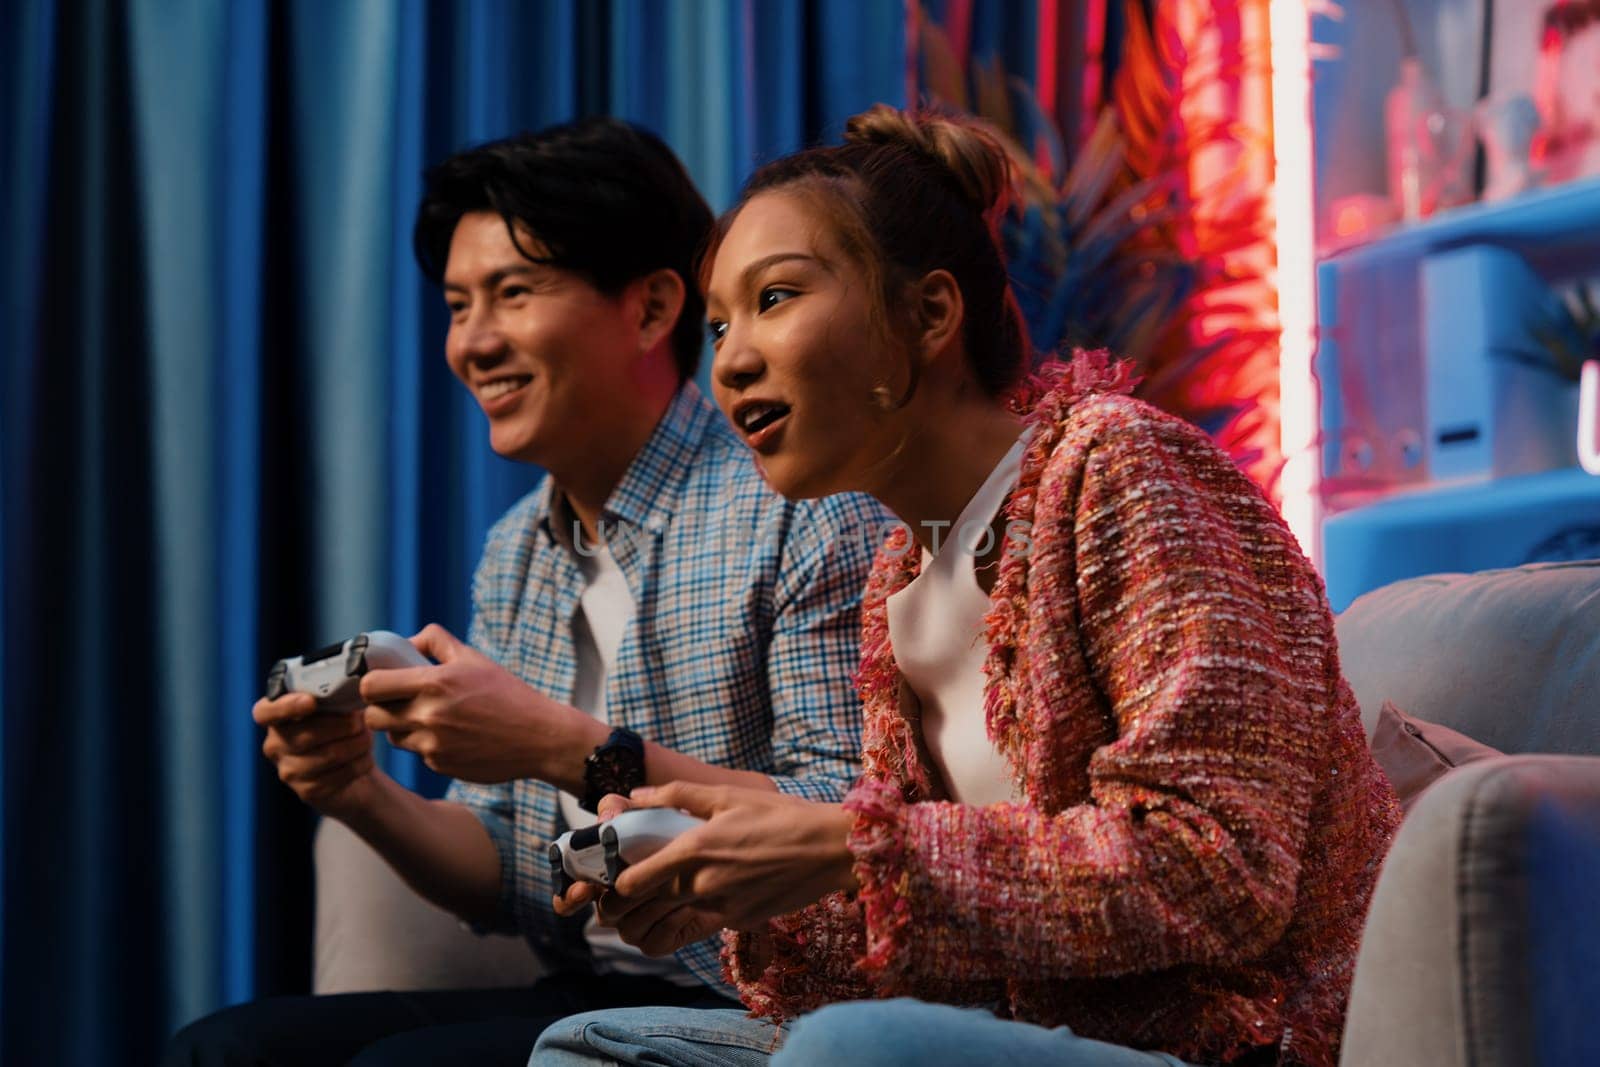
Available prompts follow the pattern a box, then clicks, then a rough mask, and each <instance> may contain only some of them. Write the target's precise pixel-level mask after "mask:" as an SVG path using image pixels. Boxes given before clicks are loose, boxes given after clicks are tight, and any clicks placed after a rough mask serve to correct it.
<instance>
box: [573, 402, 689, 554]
mask: <svg viewBox="0 0 1600 1067" xmlns="http://www.w3.org/2000/svg"><path fill="white" fill-rule="evenodd" d="M676 394H677V388H676V387H674V388H673V389H671V390H668V391H665V392H659V391H658V392H657V393H656V394H655V395H654V396H652V397H651V398H650V399H649V400H648V401H646V402H644V403H640V404H631V405H628V407H627V409H626V410H625V411H623V412H619V417H618V418H616V419H613V420H610V421H607V422H606V423H604V424H603V425H600V426H598V427H597V432H596V433H595V434H594V436H593V438H592V439H591V440H589V441H587V442H585V447H584V450H583V452H582V454H580V455H579V456H577V458H576V460H575V461H574V462H573V463H571V464H569V465H564V469H561V470H557V469H555V468H552V469H551V470H550V477H551V478H552V479H553V480H554V482H555V488H556V491H557V492H559V493H561V494H563V495H564V496H565V497H566V498H567V504H568V505H569V506H570V507H571V508H572V514H573V515H574V517H576V518H577V520H578V522H579V524H580V525H581V526H582V527H583V535H584V539H585V540H586V541H588V542H589V543H591V544H593V543H595V542H597V541H599V540H600V537H599V529H600V516H601V514H602V513H603V512H604V510H605V506H606V501H608V500H610V499H611V494H612V493H614V492H615V491H616V488H617V486H618V485H620V484H622V479H623V477H624V476H625V475H626V474H627V473H628V468H629V467H631V466H632V465H633V461H634V460H635V459H637V458H638V456H639V453H640V452H641V451H643V450H644V446H645V445H647V444H648V443H649V442H650V438H651V436H652V435H653V434H654V433H655V431H656V427H657V426H658V425H660V423H661V418H662V416H663V415H665V414H666V411H667V408H668V406H670V405H671V403H672V398H673V397H674V396H675V395H676Z"/></svg>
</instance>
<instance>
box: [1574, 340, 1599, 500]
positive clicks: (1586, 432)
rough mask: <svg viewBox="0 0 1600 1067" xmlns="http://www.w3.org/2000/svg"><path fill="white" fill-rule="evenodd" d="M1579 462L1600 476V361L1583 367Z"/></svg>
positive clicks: (1596, 360)
mask: <svg viewBox="0 0 1600 1067" xmlns="http://www.w3.org/2000/svg"><path fill="white" fill-rule="evenodd" d="M1578 462H1579V463H1581V464H1583V469H1584V470H1586V471H1588V472H1589V473H1590V474H1600V359H1591V360H1589V361H1588V362H1587V363H1585V364H1584V365H1583V379H1582V381H1580V382H1579V383H1578Z"/></svg>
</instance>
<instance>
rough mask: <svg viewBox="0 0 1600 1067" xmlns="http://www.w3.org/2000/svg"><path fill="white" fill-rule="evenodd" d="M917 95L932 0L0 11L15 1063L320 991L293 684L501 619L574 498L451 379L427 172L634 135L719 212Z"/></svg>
mask: <svg viewBox="0 0 1600 1067" xmlns="http://www.w3.org/2000/svg"><path fill="white" fill-rule="evenodd" d="M905 84H906V40H905V13H904V11H903V9H902V6H901V3H900V2H899V0H809V2H807V0H677V2H673V0H609V2H599V0H596V2H586V0H546V2H542V3H517V2H509V0H503V2H494V0H479V2H474V3H462V4H449V3H443V2H435V0H370V2H360V0H345V2H340V3H332V4H330V3H326V2H323V0H281V2H273V3H269V2H267V0H125V2H120V3H119V2H115V0H80V2H76V3H66V2H48V0H10V2H9V3H6V4H4V5H0V108H3V112H0V123H3V125H0V163H3V166H0V183H3V184H0V223H3V224H0V232H3V233H4V235H5V240H4V242H3V245H0V330H3V331H4V333H3V344H4V351H5V362H4V369H3V374H0V390H3V393H0V419H3V425H0V509H3V515H4V523H3V525H0V554H3V555H0V558H3V566H0V700H3V704H0V709H3V710H0V792H3V798H4V818H3V822H0V856H3V865H4V875H3V879H0V904H3V909H4V911H3V935H4V940H3V950H0V1033H3V1038H0V1061H3V1062H7V1063H52V1064H102V1063H110V1062H135V1063H137V1062H141V1061H144V1060H147V1059H149V1058H150V1057H151V1056H153V1054H154V1052H155V1051H156V1049H157V1048H158V1047H159V1046H160V1044H161V1042H162V1041H163V1040H164V1038H165V1036H166V1034H167V1033H169V1032H170V1031H171V1030H172V1029H173V1028H174V1027H175V1026H177V1025H178V1024H180V1023H182V1022H183V1021H186V1020H188V1019H190V1018H193V1017H194V1016H196V1015H199V1014H201V1013H203V1012H206V1011H208V1010H211V1009H213V1008H215V1007H218V1006H220V1005H222V1004H225V1003H230V1002H235V1001H239V1000H243V999H247V998H250V997H253V996H258V995H263V994H269V993H277V992H291V991H296V990H303V989H304V988H306V986H307V984H308V976H309V934H310V913H309V891H310V870H309V835H310V829H311V825H312V821H311V818H310V816H309V814H308V813H307V811H306V810H305V809H304V808H303V807H302V806H301V805H300V804H299V803H298V802H297V801H296V800H295V799H294V798H293V796H292V795H291V794H290V793H288V791H287V790H285V789H283V788H282V787H281V786H279V785H278V783H277V781H276V779H275V777H273V775H272V773H271V769H270V767H269V766H268V765H267V764H266V762H265V761H264V760H263V759H262V758H261V756H260V754H259V745H260V740H261V738H260V735H259V732H258V731H257V730H256V728H255V727H254V725H253V724H252V723H251V721H250V719H249V715H248V711H249V707H250V704H251V703H252V701H253V700H254V699H255V697H256V695H257V693H258V692H259V690H260V688H261V683H262V678H263V676H264V672H265V669H266V666H267V665H268V664H269V663H270V662H271V661H272V660H273V659H275V658H277V657H278V656H281V655H284V654H287V653H289V652H292V651H295V650H298V649H300V648H303V647H309V646H311V645H314V644H318V643H322V642H327V641H331V640H334V639H336V638H339V637H342V636H345V635H347V634H349V633H351V632H354V631H357V630H361V629H366V628H371V627H376V626H384V627H388V628H391V629H397V630H402V631H409V630H412V629H415V628H417V627H419V626H420V625H421V624H422V623H424V622H426V621H430V620H437V621H440V622H442V623H444V624H445V625H447V626H449V627H451V628H452V629H454V630H455V631H457V632H462V631H464V629H465V625H466V615H467V588H468V579H469V575H470V572H471V568H472V565H473V563H474V562H475V559H476V555H477V552H478V548H479V545H480V542H481V539H482V537H483V534H484V532H485V531H486V529H487V527H488V525H489V523H490V522H491V521H492V520H493V519H494V517H496V516H497V515H498V514H499V513H500V512H501V511H502V510H503V509H504V508H505V507H506V506H507V505H508V504H509V503H510V502H511V501H512V500H514V499H515V498H516V497H517V496H519V495H521V494H522V493H523V492H525V491H527V490H528V489H529V488H531V486H532V485H533V483H534V482H535V480H536V478H537V477H538V472H536V471H533V470H530V469H528V468H525V467H521V466H518V465H514V464H510V463H506V462H504V461H501V460H499V459H498V458H496V457H495V456H494V455H493V454H492V453H490V452H489V451H488V449H487V446H486V443H485V439H486V435H485V433H484V428H483V425H482V423H481V417H480V416H479V414H478V413H477V411H476V409H475V408H474V406H473V404H472V402H471V400H470V398H469V397H468V396H467V395H466V394H465V392H464V391H463V390H461V389H460V388H459V387H458V386H457V385H456V384H455V383H454V380H453V379H452V378H451V377H450V375H449V373H448V371H447V370H446V368H445V365H444V360H443V359H442V358H441V352H440V349H441V341H442V338H443V333H444V315H443V308H442V302H441V301H440V300H439V299H438V297H437V294H435V293H434V292H432V291H431V290H430V288H429V287H428V285H427V283H426V282H425V281H424V280H423V279H422V278H421V276H420V274H419V273H418V271H417V270H416V268H415V266H414V265H413V263H412V260H411V253H410V244H409V233H410V223H411V216H412V211H413V210H414V207H415V204H416V201H417V198H418V195H419V191H420V175H421V171H422V170H423V168H424V167H425V166H426V165H427V164H428V163H429V162H431V161H433V160H436V159H438V158H440V157H442V156H443V155H445V154H447V153H448V152H449V151H451V150H453V149H455V148H458V147H461V146H463V145H466V144H468V143H471V142H475V141H479V140H483V139H487V138H491V137H495V136H500V135H502V134H505V133H508V132H512V131H514V130H517V129H522V128H537V127H539V126H542V125H545V124H548V123H550V122H554V121H557V120H561V119H565V118H569V117H573V116H577V115H580V114H589V113H610V114H616V115H621V116H624V117H626V118H630V119H633V120H635V121H638V122H640V123H642V124H644V125H646V126H648V127H651V128H653V129H655V130H656V131H657V132H659V133H661V134H662V135H663V136H664V137H666V139H667V140H668V141H669V142H670V143H672V144H673V146H674V147H675V148H676V149H677V150H678V151H679V153H680V154H681V155H682V156H683V158H684V159H685V162H686V163H687V164H688V166H689V169H690V171H691V172H692V173H693V175H694V176H695V179H696V180H697V181H698V182H699V183H700V186H701V188H702V189H703V190H704V191H705V193H706V195H707V198H708V199H709V200H710V201H711V203H712V206H713V207H714V208H717V209H721V208H724V207H726V206H727V205H728V204H729V203H730V201H731V199H732V197H733V195H734V193H735V191H736V189H737V186H738V183H739V181H740V180H741V179H742V178H743V176H744V175H745V174H746V173H747V172H748V171H749V170H750V168H751V167H752V166H753V165H754V164H755V163H758V162H760V161H761V160H763V159H766V158H770V157H772V156H775V155H778V154H781V153H783V152H786V151H789V150H792V149H794V148H796V147H799V146H800V145H802V144H804V143H807V142H810V141H813V140H816V139H819V138H824V137H831V136H834V135H836V134H837V132H838V130H839V128H840V125H841V123H842V120H843V119H844V118H845V117H846V116H848V115H849V114H851V113H853V112H855V111H857V110H860V109H861V108H863V107H865V106H867V105H869V104H871V103H873V102H875V101H879V100H885V101H889V102H891V103H902V102H903V98H904V93H905V88H904V87H905ZM402 756H404V754H396V753H388V754H387V756H386V757H385V758H386V762H387V765H388V766H389V768H390V770H391V771H392V773H394V774H396V775H397V776H398V777H400V778H401V779H402V780H403V781H407V782H409V783H411V784H413V785H414V786H416V787H417V788H419V789H422V790H423V791H425V792H437V790H438V789H439V785H440V783H439V782H438V781H436V780H434V779H433V778H432V777H431V776H430V775H428V774H427V773H426V772H425V771H422V770H419V768H418V767H417V766H416V765H415V764H414V763H413V762H411V761H410V758H409V757H408V756H406V757H404V758H401V757H402Z"/></svg>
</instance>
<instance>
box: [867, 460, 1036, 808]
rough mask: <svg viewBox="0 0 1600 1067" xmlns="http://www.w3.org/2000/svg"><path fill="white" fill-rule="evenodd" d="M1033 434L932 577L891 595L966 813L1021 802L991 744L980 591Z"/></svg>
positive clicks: (899, 636) (905, 661) (942, 766)
mask: <svg viewBox="0 0 1600 1067" xmlns="http://www.w3.org/2000/svg"><path fill="white" fill-rule="evenodd" d="M1027 440H1028V435H1027V433H1024V434H1023V435H1022V437H1021V438H1019V439H1018V440H1017V443H1016V444H1015V445H1013V446H1011V451H1009V452H1007V453H1006V455H1005V458H1003V459H1002V460H1001V461H1000V463H999V465H998V466H996V467H995V469H994V470H993V471H991V472H990V474H989V477H988V478H987V479H986V480H985V481H984V483H983V485H982V486H981V487H980V488H979V489H978V492H977V493H976V494H975V495H974V496H973V498H972V499H971V500H970V501H968V502H967V506H966V508H965V509H963V510H962V512H961V517H960V518H959V519H957V520H956V522H955V525H954V526H953V527H951V528H950V529H949V530H948V531H944V532H945V534H946V536H945V537H944V538H942V539H940V541H939V542H937V543H936V547H937V549H938V551H937V552H936V553H930V552H929V551H928V550H927V549H924V550H923V553H922V570H921V572H920V573H919V574H918V575H917V577H916V578H915V579H913V580H912V581H911V583H910V584H909V585H907V586H906V587H905V588H904V589H901V590H900V591H899V592H897V593H894V594H893V595H891V596H890V597H889V599H888V601H887V604H886V607H887V609H888V612H889V644H890V646H891V647H892V648H893V649H894V659H895V663H896V664H897V665H898V666H899V668H900V675H901V684H903V685H907V686H910V688H911V691H912V692H913V693H914V694H915V695H916V697H917V700H918V701H919V702H920V703H921V705H922V737H923V741H924V743H925V744H926V745H927V748H928V754H929V755H930V756H932V757H933V762H934V765H935V766H936V767H938V769H939V774H940V775H941V777H943V779H944V784H945V788H946V789H947V790H948V791H949V793H950V797H951V799H953V800H955V801H956V802H958V803H961V804H975V805H984V804H998V803H1000V802H1002V801H1008V800H1020V799H1021V792H1020V791H1019V790H1018V789H1017V787H1016V784H1015V783H1014V782H1013V780H1012V777H1011V772H1010V770H1009V769H1008V768H1007V766H1006V762H1005V757H1003V756H1002V755H1001V754H1000V751H999V750H998V749H997V748H995V746H994V743H993V742H992V741H990V740H989V732H988V729H987V726H986V724H985V717H984V693H985V684H986V683H985V678H984V674H983V661H984V660H985V659H986V658H988V655H989V643H988V641H987V640H986V632H985V631H986V628H985V626H984V622H983V617H984V616H985V615H986V614H988V611H989V596H988V594H987V593H985V592H984V591H983V587H982V586H980V585H979V584H978V575H977V569H976V565H977V557H978V556H981V555H983V554H984V553H985V552H986V551H988V550H989V549H990V547H991V546H992V544H993V541H992V539H993V537H994V533H993V523H994V518H995V516H996V515H997V514H998V513H999V511H1000V507H1001V505H1002V504H1004V503H1005V499H1006V496H1007V494H1009V493H1010V492H1011V489H1012V487H1013V486H1015V485H1016V484H1017V476H1018V474H1019V473H1020V472H1021V470H1022V450H1023V447H1024V446H1025V445H1026V444H1027Z"/></svg>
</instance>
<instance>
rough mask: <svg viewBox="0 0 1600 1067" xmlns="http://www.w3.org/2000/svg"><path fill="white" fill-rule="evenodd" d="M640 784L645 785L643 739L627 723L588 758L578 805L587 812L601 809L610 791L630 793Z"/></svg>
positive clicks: (613, 731)
mask: <svg viewBox="0 0 1600 1067" xmlns="http://www.w3.org/2000/svg"><path fill="white" fill-rule="evenodd" d="M641 785H644V738H642V737H640V736H639V735H638V734H636V733H634V732H633V731H632V730H630V729H628V728H627V727H625V726H618V727H616V728H615V729H613V730H612V731H611V736H610V737H608V738H606V740H605V744H603V745H599V746H597V747H596V748H595V750H594V751H593V752H591V753H589V755H588V756H587V757H585V759H584V761H583V787H584V788H583V799H582V800H580V801H578V806H579V807H581V808H583V810H584V811H598V810H599V808H600V798H601V797H604V796H605V795H606V794H607V793H620V794H622V795H623V796H627V795H628V794H630V793H632V792H633V790H634V788H635V787H636V786H641Z"/></svg>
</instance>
